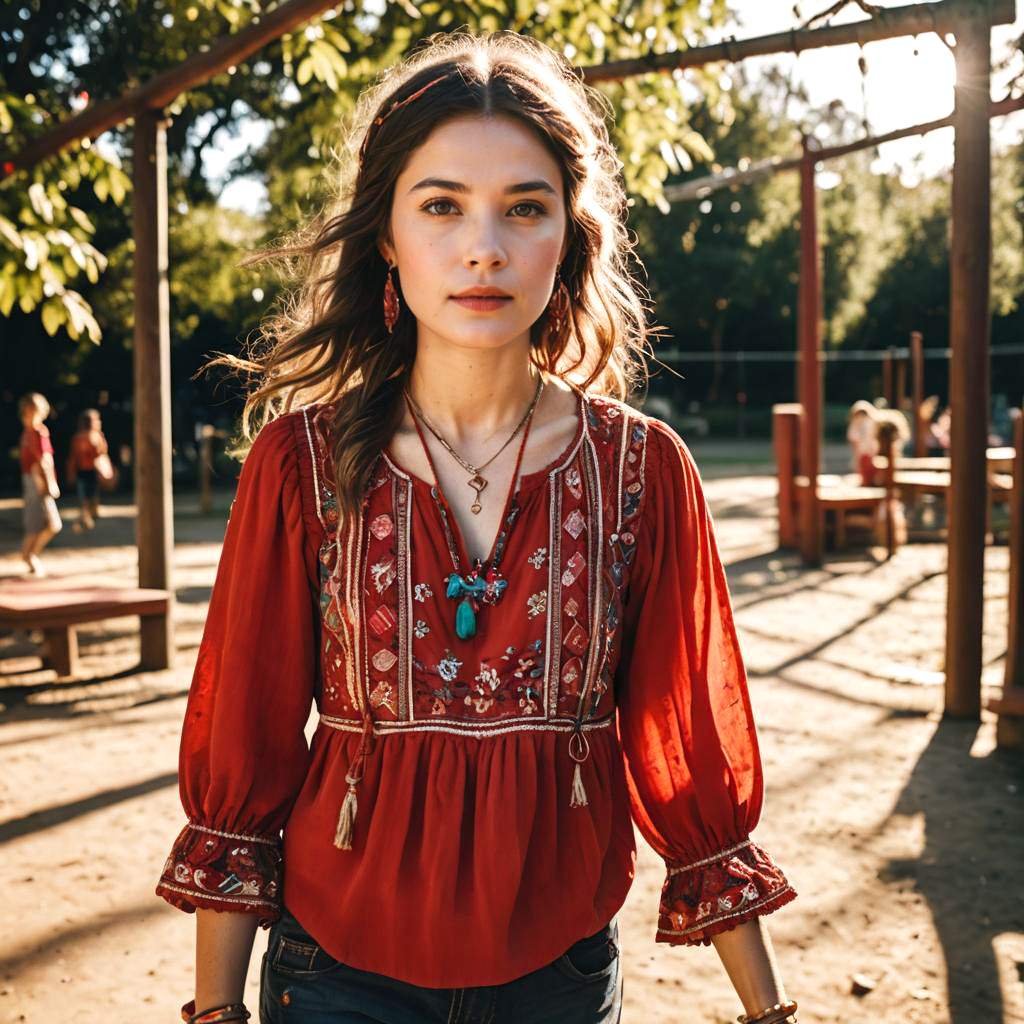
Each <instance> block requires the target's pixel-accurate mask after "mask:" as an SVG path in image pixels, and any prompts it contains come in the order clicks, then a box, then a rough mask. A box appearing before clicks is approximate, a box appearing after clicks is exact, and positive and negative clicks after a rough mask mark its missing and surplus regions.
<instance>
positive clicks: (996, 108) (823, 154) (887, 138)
mask: <svg viewBox="0 0 1024 1024" xmlns="http://www.w3.org/2000/svg"><path fill="white" fill-rule="evenodd" d="M1021 109H1024V96H1013V97H1008V98H1006V99H1002V100H996V101H995V102H993V103H992V105H991V106H990V107H989V117H1001V116H1002V115H1004V114H1012V113H1013V112H1014V111H1016V110H1021ZM952 124H953V115H952V114H950V115H948V116H947V117H940V118H939V119H938V120H937V121H925V122H923V123H921V124H915V125H911V126H910V127H909V128H897V129H896V130H895V131H891V132H885V133H884V134H883V135H870V136H868V137H867V138H864V139H857V140H856V141H855V142H847V143H845V144H844V145H841V146H823V147H822V148H821V149H820V150H818V155H817V159H818V160H819V161H821V160H831V159H833V158H834V157H838V156H845V155H846V154H847V153H857V152H859V151H860V150H863V149H874V148H875V147H876V146H882V145H884V144H885V143H886V142H895V141H896V140H897V139H906V138H910V137H911V136H913V135H927V134H928V132H933V131H936V130H937V129H939V128H949V127H951V126H952ZM801 160H802V157H799V156H792V157H772V158H771V159H770V160H763V161H761V162H760V163H757V164H755V165H754V166H753V167H748V168H747V170H745V171H738V170H736V169H735V168H732V167H729V168H726V169H725V170H724V171H721V172H720V173H718V174H708V175H705V176H704V177H702V178H691V179H690V180H689V181H684V182H682V183H681V184H679V185H669V186H667V187H666V189H665V198H666V199H668V201H669V202H670V203H675V202H685V201H686V200H689V199H703V198H704V197H705V196H709V195H711V193H712V192H717V191H719V190H720V189H723V188H732V186H733V185H748V184H751V183H753V182H755V181H759V180H760V179H762V178H767V177H770V176H771V175H773V174H777V173H778V172H779V171H796V170H799V169H800V161H801Z"/></svg>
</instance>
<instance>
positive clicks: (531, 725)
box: [320, 712, 615, 739]
mask: <svg viewBox="0 0 1024 1024" xmlns="http://www.w3.org/2000/svg"><path fill="white" fill-rule="evenodd" d="M614 721H615V716H614V714H611V715H606V716H604V717H603V718H599V719H591V720H587V721H584V722H582V723H579V724H577V723H576V722H575V721H573V720H572V719H569V718H556V719H548V720H544V719H536V718H530V719H521V720H519V721H508V720H504V721H503V720H501V719H496V720H495V721H493V722H492V723H489V724H483V723H480V722H459V721H456V720H450V719H449V720H446V721H444V722H437V721H435V722H431V721H412V722H388V721H379V720H377V719H373V720H372V725H371V724H369V723H365V724H364V721H363V720H360V719H356V718H342V717H339V716H337V715H328V714H326V713H324V712H321V713H320V722H321V724H323V725H325V726H327V727H328V728H329V729H335V730H337V731H338V732H350V733H360V734H361V733H363V732H364V731H366V730H367V729H368V728H372V733H373V735H374V736H387V735H393V734H395V733H411V732H433V733H448V734H449V735H453V736H469V737H470V738H472V739H486V738H488V737H490V736H504V735H506V734H508V733H515V732H527V733H532V732H565V733H571V732H575V731H577V730H579V731H582V732H591V731H593V730H594V729H607V728H609V727H610V726H611V725H612V724H613V723H614Z"/></svg>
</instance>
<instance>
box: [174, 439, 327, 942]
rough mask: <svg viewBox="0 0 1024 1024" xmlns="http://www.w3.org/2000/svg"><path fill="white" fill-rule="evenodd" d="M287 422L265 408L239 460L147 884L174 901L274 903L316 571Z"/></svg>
mask: <svg viewBox="0 0 1024 1024" xmlns="http://www.w3.org/2000/svg"><path fill="white" fill-rule="evenodd" d="M313 573H315V566H314V567H312V568H311V566H310V559H309V557H308V554H307V545H306V543H305V535H304V524H303V511H302V494H301V490H300V478H299V467H298V458H297V453H296V445H295V440H294V432H293V429H292V425H291V423H289V422H288V420H287V419H282V420H275V421H274V422H272V423H270V424H269V425H267V426H266V427H264V428H263V430H262V431H261V432H260V434H259V435H258V436H257V438H256V440H255V442H254V443H253V445H252V448H251V449H250V451H249V454H248V456H247V458H246V460H245V463H244V464H243V467H242V472H241V476H240V478H239V482H238V490H237V494H236V497H235V501H234V503H233V505H232V509H231V513H230V515H229V518H228V524H227V529H226V532H225V535H224V546H223V549H222V551H221V557H220V562H219V565H218V567H217V575H216V580H215V582H214V586H213V592H212V594H211V597H210V607H209V613H208V616H207V619H206V626H205V629H204V631H203V637H202V641H201V643H200V647H199V653H198V657H197V661H196V667H195V672H194V675H193V678H192V685H191V688H190V689H189V697H188V704H187V707H186V710H185V721H184V725H183V728H182V735H181V747H180V756H179V789H180V794H181V801H182V805H183V807H184V809H185V813H186V815H187V817H188V824H187V825H186V826H185V828H184V829H183V830H182V831H181V833H180V834H179V836H178V838H177V840H176V841H175V843H174V846H173V848H172V850H171V853H170V856H169V857H168V858H167V862H166V864H165V865H164V869H163V873H162V875H161V878H160V882H159V884H158V885H157V890H156V891H157V893H158V894H159V895H160V896H162V897H163V898H164V899H166V900H167V901H168V902H169V903H172V904H173V905H174V906H176V907H179V908H180V909H182V910H185V911H188V912H189V913H191V912H193V911H194V910H195V909H196V908H197V907H207V908H212V909H214V910H229V911H245V912H250V913H256V914H258V915H259V920H260V923H261V924H262V925H264V926H269V925H270V924H271V923H272V922H273V921H274V920H276V918H277V917H278V916H279V914H280V905H281V903H280V899H281V840H280V830H281V828H282V826H283V825H284V823H285V821H286V819H287V817H288V814H289V812H290V810H291V807H292V804H293V803H294V800H295V798H296V797H297V795H298V792H299V789H300V788H301V786H302V782H303V779H304V778H305V775H306V772H307V770H308V766H309V748H308V744H307V743H306V738H305V734H304V727H305V724H306V720H307V718H308V715H309V712H310V706H311V703H312V700H313V693H314V686H315V675H316V666H315V652H316V619H315V617H314V608H315V605H314V601H315V589H314V579H315V577H314V575H313Z"/></svg>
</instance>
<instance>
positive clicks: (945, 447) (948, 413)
mask: <svg viewBox="0 0 1024 1024" xmlns="http://www.w3.org/2000/svg"><path fill="white" fill-rule="evenodd" d="M952 418H953V410H952V409H951V408H950V407H949V406H948V405H947V406H946V408H945V409H943V410H942V412H940V413H939V415H938V417H937V418H936V420H935V422H934V423H933V424H932V425H931V439H932V440H931V441H929V444H931V443H932V441H934V444H935V445H936V446H937V447H938V448H940V449H941V451H942V454H943V455H948V454H949V446H950V436H949V431H950V426H951V423H952Z"/></svg>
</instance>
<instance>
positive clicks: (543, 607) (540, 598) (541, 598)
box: [526, 590, 548, 619]
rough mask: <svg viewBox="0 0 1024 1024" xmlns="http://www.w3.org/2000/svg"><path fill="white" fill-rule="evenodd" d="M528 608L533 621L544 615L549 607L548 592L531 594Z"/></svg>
mask: <svg viewBox="0 0 1024 1024" xmlns="http://www.w3.org/2000/svg"><path fill="white" fill-rule="evenodd" d="M526 607H527V610H528V611H529V615H530V618H531V619H532V618H536V616H538V615H543V614H544V612H545V611H547V607H548V592H547V591H546V590H540V591H538V592H537V593H536V594H531V595H530V597H529V599H528V600H527V602H526Z"/></svg>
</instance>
